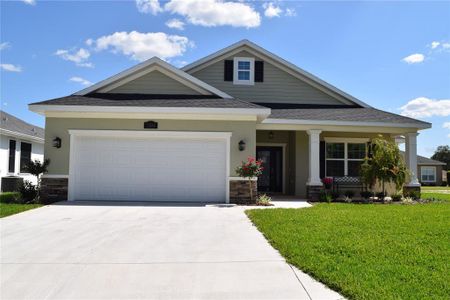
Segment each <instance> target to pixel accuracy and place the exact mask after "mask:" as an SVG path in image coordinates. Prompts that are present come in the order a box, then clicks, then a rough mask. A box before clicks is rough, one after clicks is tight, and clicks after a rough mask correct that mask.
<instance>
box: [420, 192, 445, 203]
mask: <svg viewBox="0 0 450 300" xmlns="http://www.w3.org/2000/svg"><path fill="white" fill-rule="evenodd" d="M421 198H422V199H437V200H446V201H450V193H448V194H444V193H429V192H425V193H423V192H422V193H421Z"/></svg>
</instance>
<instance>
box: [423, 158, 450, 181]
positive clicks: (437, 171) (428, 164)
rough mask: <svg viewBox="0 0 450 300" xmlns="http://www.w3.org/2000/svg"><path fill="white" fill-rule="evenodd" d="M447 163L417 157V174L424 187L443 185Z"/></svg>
mask: <svg viewBox="0 0 450 300" xmlns="http://www.w3.org/2000/svg"><path fill="white" fill-rule="evenodd" d="M446 165H447V164H446V163H443V162H441V161H437V160H433V159H430V158H426V157H423V156H420V155H418V156H417V174H418V176H417V177H418V178H419V181H420V183H421V184H423V185H442V173H443V172H442V171H443V169H444V166H446Z"/></svg>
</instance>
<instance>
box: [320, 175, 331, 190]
mask: <svg viewBox="0 0 450 300" xmlns="http://www.w3.org/2000/svg"><path fill="white" fill-rule="evenodd" d="M322 182H323V184H324V185H325V188H326V189H330V188H331V185H332V184H333V177H324V178H323V179H322Z"/></svg>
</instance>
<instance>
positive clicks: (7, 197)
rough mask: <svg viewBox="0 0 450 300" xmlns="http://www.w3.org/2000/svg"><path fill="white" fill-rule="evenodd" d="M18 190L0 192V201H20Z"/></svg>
mask: <svg viewBox="0 0 450 300" xmlns="http://www.w3.org/2000/svg"><path fill="white" fill-rule="evenodd" d="M20 198H21V197H20V193H19V192H5V193H1V194H0V203H20Z"/></svg>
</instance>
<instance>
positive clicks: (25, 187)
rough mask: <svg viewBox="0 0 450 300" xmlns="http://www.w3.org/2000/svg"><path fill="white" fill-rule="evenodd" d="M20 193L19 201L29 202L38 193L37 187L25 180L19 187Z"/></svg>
mask: <svg viewBox="0 0 450 300" xmlns="http://www.w3.org/2000/svg"><path fill="white" fill-rule="evenodd" d="M19 192H20V194H21V195H22V199H21V200H22V201H21V203H31V202H34V201H35V200H36V197H37V195H38V192H37V188H36V186H35V185H33V184H32V183H31V182H30V181H28V180H25V181H24V182H23V184H22V186H21V187H20V189H19Z"/></svg>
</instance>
